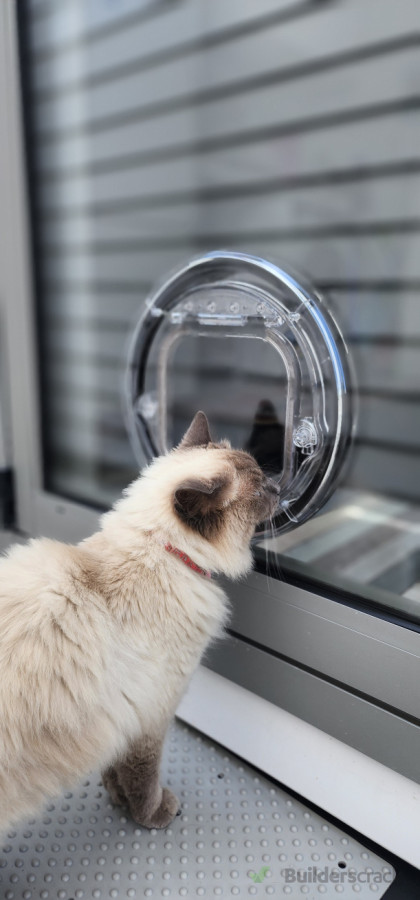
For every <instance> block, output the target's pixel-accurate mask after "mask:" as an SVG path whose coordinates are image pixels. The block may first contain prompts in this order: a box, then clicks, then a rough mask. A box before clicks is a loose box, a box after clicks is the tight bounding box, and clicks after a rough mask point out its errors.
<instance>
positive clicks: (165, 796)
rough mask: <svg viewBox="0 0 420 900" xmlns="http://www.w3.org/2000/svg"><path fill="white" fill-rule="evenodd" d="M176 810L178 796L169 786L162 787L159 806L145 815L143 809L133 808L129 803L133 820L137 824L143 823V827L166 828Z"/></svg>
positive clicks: (177, 807)
mask: <svg viewBox="0 0 420 900" xmlns="http://www.w3.org/2000/svg"><path fill="white" fill-rule="evenodd" d="M178 810H179V801H178V797H176V796H175V794H173V793H172V791H170V790H169V788H163V789H162V799H161V801H160V804H159V806H158V807H157V809H155V811H154V812H153V813H151V814H149V815H147V816H145V814H144V810H141V809H135V808H134V809H133V806H132V805H131V804H130V811H131V815H132V817H133V819H134V821H135V822H136V823H137V825H144V826H145V828H166V826H167V825H169V824H170V822H172V819H174V818H175V816H176V814H177V812H178Z"/></svg>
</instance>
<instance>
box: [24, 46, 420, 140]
mask: <svg viewBox="0 0 420 900" xmlns="http://www.w3.org/2000/svg"><path fill="white" fill-rule="evenodd" d="M418 71H419V57H418V52H417V50H416V49H412V48H411V49H408V50H400V51H398V52H395V53H392V54H390V55H389V56H387V57H379V58H378V59H368V60H364V61H362V62H360V63H358V64H357V65H354V64H351V65H346V66H343V67H342V68H339V69H337V71H336V72H335V73H334V77H331V72H321V73H317V74H315V75H312V76H311V77H310V78H302V79H298V80H295V81H291V82H286V83H284V84H280V85H273V86H268V87H266V88H265V89H264V90H259V89H257V90H252V89H249V90H248V91H246V93H245V94H243V95H242V94H241V95H239V96H235V97H230V96H227V97H226V98H224V99H223V98H222V99H218V100H217V101H212V102H209V103H207V104H206V106H205V108H203V110H202V111H198V112H197V110H196V109H195V107H189V108H185V109H180V110H175V111H174V112H168V113H165V114H163V115H161V116H158V117H156V118H150V119H148V120H147V121H144V122H137V128H139V126H140V130H139V135H138V136H139V142H138V146H139V147H141V150H142V153H144V154H145V153H146V152H147V151H148V152H150V151H153V152H156V151H158V150H160V151H161V152H164V154H165V155H166V156H170V155H171V154H173V153H174V151H177V152H180V151H182V152H185V150H187V149H188V148H191V147H194V146H196V145H197V144H198V145H202V146H203V148H205V147H206V145H208V144H210V145H211V144H213V145H216V146H217V145H219V144H220V143H224V142H225V143H226V142H227V143H229V142H233V143H243V142H244V141H246V140H247V138H248V136H250V137H251V138H252V136H254V137H255V135H258V132H260V131H264V130H267V129H268V131H270V129H272V128H273V123H278V122H280V123H281V127H282V129H283V130H286V129H293V128H296V127H301V123H302V122H306V125H305V127H308V123H311V127H312V123H313V125H316V122H317V119H319V118H321V117H324V118H325V117H330V116H334V115H336V116H337V118H338V119H340V118H342V117H343V116H345V115H349V114H350V115H354V114H355V112H356V111H357V110H359V109H360V110H362V109H364V110H365V111H366V110H367V109H370V108H372V107H376V106H378V105H380V104H381V103H384V104H391V103H396V102H403V101H404V100H405V99H406V98H407V96H414V95H415V94H416V90H415V89H413V90H410V87H409V86H411V85H416V84H418ZM309 87H310V90H309ZM417 96H418V94H417ZM66 107H67V104H63V107H61V109H62V114H63V116H64V121H63V123H61V124H60V123H59V122H57V123H56V126H55V128H54V131H53V132H51V134H50V139H51V140H57V141H59V142H62V141H64V140H68V139H69V137H70V139H71V138H72V136H73V138H74V135H73V129H72V128H69V129H67V128H66V127H65V120H66V117H67V109H66ZM130 118H134V119H135V115H134V116H133V117H132V116H131V113H130V116H128V117H126V116H125V115H123V114H119V118H118V123H121V127H123V128H124V127H127V124H128V122H129V120H130ZM126 122H127V124H126ZM118 123H117V122H116V121H114V120H113V118H112V117H110V116H106V117H105V118H103V119H98V120H97V121H96V120H95V112H94V110H93V109H90V110H89V121H88V131H89V132H90V131H95V130H100V131H101V133H102V135H104V134H106V132H107V130H108V129H109V128H112V127H115V125H116V124H118ZM131 127H132V124H131ZM50 128H51V123H50V122H49V121H46V120H45V118H44V117H42V115H37V117H36V123H35V130H36V133H37V140H38V141H41V140H42V138H43V137H44V138H46V137H47V132H48V131H49V129H50ZM197 134H198V135H199V139H198V141H197ZM76 136H78V137H79V139H80V137H81V138H82V139H84V140H86V136H87V133H84V131H83V129H82V131H81V132H78V131H77V130H76Z"/></svg>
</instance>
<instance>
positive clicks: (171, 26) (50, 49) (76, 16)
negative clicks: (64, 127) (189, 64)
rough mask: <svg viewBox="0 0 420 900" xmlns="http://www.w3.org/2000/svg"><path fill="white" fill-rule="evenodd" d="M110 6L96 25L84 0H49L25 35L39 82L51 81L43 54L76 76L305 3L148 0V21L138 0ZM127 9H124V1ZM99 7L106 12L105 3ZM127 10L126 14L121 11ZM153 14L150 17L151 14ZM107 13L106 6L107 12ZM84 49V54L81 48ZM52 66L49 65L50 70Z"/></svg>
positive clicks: (288, 0) (296, 0)
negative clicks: (48, 10) (48, 11)
mask: <svg viewBox="0 0 420 900" xmlns="http://www.w3.org/2000/svg"><path fill="white" fill-rule="evenodd" d="M123 2H124V3H125V7H124V6H123V5H122V3H121V2H118V5H115V6H114V9H113V10H112V11H111V8H110V7H109V8H108V10H109V11H111V15H112V17H113V21H112V22H109V21H106V20H105V16H104V21H103V22H102V27H100V23H99V22H98V21H96V22H92V26H91V27H90V26H89V21H88V15H89V13H90V9H91V8H92V7H93V5H94V4H92V3H88V4H86V3H85V2H84V0H77V3H76V4H75V3H74V2H72V4H71V9H70V10H67V15H66V14H64V15H63V11H62V10H63V7H62V5H61V4H60V7H59V6H57V4H55V6H54V10H55V15H54V16H52V17H48V20H42V21H39V22H37V21H36V19H35V20H34V21H33V25H32V29H31V40H32V45H33V50H34V55H35V56H36V57H41V58H45V62H43V64H42V65H39V67H38V75H37V82H38V84H39V85H41V84H44V85H48V84H50V83H51V74H52V73H51V66H50V61H49V57H50V56H52V57H53V58H55V57H57V56H58V57H59V59H58V60H57V62H58V65H56V68H59V69H60V72H62V75H61V76H59V77H62V78H63V80H64V81H68V80H69V79H71V78H74V77H77V76H79V75H80V73H81V72H83V71H84V70H85V68H86V69H87V71H88V72H89V73H91V72H93V71H98V70H103V69H104V68H106V67H107V66H108V65H109V61H110V60H112V61H113V62H114V64H118V63H119V64H121V63H124V62H126V61H127V60H129V59H133V58H134V59H136V58H139V57H141V56H150V55H151V54H153V55H157V54H164V55H168V54H170V53H171V51H172V52H173V50H174V49H178V48H180V46H181V47H182V48H183V49H184V52H185V49H186V47H188V45H190V44H194V43H195V42H197V41H198V40H200V39H202V37H203V33H205V34H206V36H207V40H211V39H212V38H213V39H214V38H215V39H216V40H217V37H218V36H219V34H220V33H222V34H223V33H226V30H227V29H238V28H239V30H240V29H241V27H242V29H243V28H244V27H245V26H248V27H254V28H255V25H256V23H257V22H258V20H260V19H263V18H265V17H267V16H272V15H274V16H278V15H279V13H280V15H281V14H283V13H284V12H287V11H290V12H291V13H292V14H293V13H294V12H295V11H299V10H300V9H301V8H302V7H304V8H305V7H306V8H308V6H309V4H308V3H306V2H304V0H259V2H258V3H255V0H229V3H225V2H224V0H212V3H211V13H210V14H209V12H208V4H207V0H183V2H182V3H181V4H179V5H178V4H175V8H174V6H173V3H165V0H150V3H149V13H150V14H151V15H150V21H149V22H148V21H147V17H145V16H144V7H143V4H142V6H141V7H140V8H139V5H138V4H139V0H123ZM130 5H131V9H132V10H133V15H129V6H130ZM99 10H100V11H102V14H103V13H104V12H105V14H106V5H105V4H104V3H101V4H100V5H99ZM127 13H128V15H127ZM153 14H155V16H156V18H155V17H154V15H153ZM108 15H109V12H108ZM87 50H88V54H87V53H86V51H87ZM54 71H55V70H54Z"/></svg>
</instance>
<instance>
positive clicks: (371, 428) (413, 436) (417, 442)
mask: <svg viewBox="0 0 420 900" xmlns="http://www.w3.org/2000/svg"><path fill="white" fill-rule="evenodd" d="M418 356H419V350H417V359H418ZM357 439H358V441H359V442H362V443H363V442H369V441H371V442H376V443H377V442H381V443H382V442H383V443H384V444H385V445H390V444H394V445H395V446H396V447H397V446H398V445H400V446H401V448H402V449H404V448H405V449H407V450H410V449H416V450H417V451H418V452H419V454H420V416H419V415H418V413H417V406H413V404H412V403H407V402H404V401H403V400H398V401H397V400H391V399H388V398H384V397H377V396H371V395H369V394H368V395H367V396H363V398H362V399H361V401H360V410H359V421H358V425H357Z"/></svg>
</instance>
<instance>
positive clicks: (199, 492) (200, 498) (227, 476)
mask: <svg viewBox="0 0 420 900" xmlns="http://www.w3.org/2000/svg"><path fill="white" fill-rule="evenodd" d="M235 488H236V485H235V472H234V470H231V467H230V466H229V467H226V470H225V471H223V472H221V473H220V474H219V475H217V476H216V477H214V478H201V477H197V478H188V479H185V480H184V481H183V482H182V483H181V484H179V485H178V487H177V488H176V491H175V496H174V505H175V509H176V512H177V513H178V515H179V516H180V517H181V518H182V519H183V520H184V521H185V522H186V523H187V524H189V525H190V526H191V527H192V528H195V529H197V530H199V531H200V532H201V533H202V534H204V533H205V532H206V531H207V525H208V526H210V522H209V514H213V513H214V512H216V511H221V510H222V509H223V507H225V506H226V504H227V503H229V501H230V500H231V499H233V497H234V495H235ZM211 523H212V527H213V526H214V516H211ZM205 536H208V535H207V533H206V534H205Z"/></svg>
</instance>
